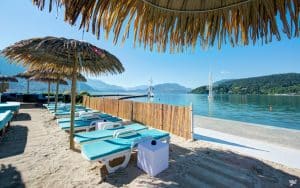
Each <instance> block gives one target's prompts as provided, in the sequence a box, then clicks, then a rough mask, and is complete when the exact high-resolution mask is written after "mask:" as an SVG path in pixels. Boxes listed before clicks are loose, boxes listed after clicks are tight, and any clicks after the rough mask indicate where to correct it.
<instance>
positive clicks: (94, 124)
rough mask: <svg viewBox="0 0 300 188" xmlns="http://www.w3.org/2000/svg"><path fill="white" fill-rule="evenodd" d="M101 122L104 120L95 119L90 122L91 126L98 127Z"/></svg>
mask: <svg viewBox="0 0 300 188" xmlns="http://www.w3.org/2000/svg"><path fill="white" fill-rule="evenodd" d="M99 122H103V121H102V120H95V121H92V122H91V123H90V127H91V128H92V127H96V126H97V124H98V123H99Z"/></svg>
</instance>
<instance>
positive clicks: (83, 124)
mask: <svg viewBox="0 0 300 188" xmlns="http://www.w3.org/2000/svg"><path fill="white" fill-rule="evenodd" d="M105 121H106V122H120V121H122V119H120V118H117V117H111V116H110V117H106V118H96V119H86V120H78V121H75V122H74V130H75V131H79V130H85V131H89V130H90V129H92V128H95V127H96V126H97V123H98V122H105ZM58 125H59V127H60V128H61V129H63V130H69V129H70V126H71V123H70V122H61V123H58Z"/></svg>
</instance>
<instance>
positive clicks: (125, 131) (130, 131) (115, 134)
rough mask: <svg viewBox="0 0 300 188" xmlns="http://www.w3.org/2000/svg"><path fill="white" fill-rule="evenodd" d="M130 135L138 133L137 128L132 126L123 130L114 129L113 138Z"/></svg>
mask: <svg viewBox="0 0 300 188" xmlns="http://www.w3.org/2000/svg"><path fill="white" fill-rule="evenodd" d="M125 134H126V135H129V134H132V135H134V134H137V132H136V130H133V129H131V128H127V129H123V130H116V131H114V134H113V138H119V137H120V136H121V135H125Z"/></svg>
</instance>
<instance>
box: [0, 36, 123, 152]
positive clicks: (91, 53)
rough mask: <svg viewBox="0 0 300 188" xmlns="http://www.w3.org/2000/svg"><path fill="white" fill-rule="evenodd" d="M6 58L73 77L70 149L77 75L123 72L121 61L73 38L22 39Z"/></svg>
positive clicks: (6, 50) (10, 48) (71, 146)
mask: <svg viewBox="0 0 300 188" xmlns="http://www.w3.org/2000/svg"><path fill="white" fill-rule="evenodd" d="M2 53H3V54H4V56H6V57H8V58H10V59H12V60H14V61H15V62H23V65H25V66H26V65H30V66H34V67H35V68H36V69H42V70H45V69H46V68H45V67H48V68H49V67H51V68H52V69H54V70H55V71H56V72H69V73H70V74H71V75H72V88H71V126H70V148H71V149H74V141H73V132H74V119H75V103H76V101H75V100H76V80H77V73H79V72H84V73H86V74H92V75H95V76H96V75H98V74H99V73H112V74H114V73H122V72H123V71H124V67H123V66H122V64H121V62H120V61H119V60H118V59H117V58H116V57H115V56H114V55H112V54H110V53H109V52H107V51H106V50H103V49H100V48H98V47H96V46H94V45H92V44H89V43H87V42H82V41H77V40H73V39H65V38H56V37H45V38H34V39H29V40H23V41H20V42H17V43H16V44H14V45H12V46H10V47H7V48H5V49H4V50H3V51H2Z"/></svg>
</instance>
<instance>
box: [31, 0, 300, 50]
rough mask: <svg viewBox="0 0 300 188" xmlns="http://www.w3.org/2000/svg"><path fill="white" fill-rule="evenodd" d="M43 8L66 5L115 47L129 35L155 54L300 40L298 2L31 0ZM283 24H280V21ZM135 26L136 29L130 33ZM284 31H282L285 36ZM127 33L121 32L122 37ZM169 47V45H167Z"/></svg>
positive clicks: (71, 18)
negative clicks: (186, 49)
mask: <svg viewBox="0 0 300 188" xmlns="http://www.w3.org/2000/svg"><path fill="white" fill-rule="evenodd" d="M33 3H34V4H35V5H36V6H38V7H39V8H40V9H44V8H45V6H46V5H47V4H49V10H50V11H51V10H52V7H53V6H55V5H56V6H64V7H65V20H66V21H67V22H69V23H70V24H72V25H74V24H75V23H76V21H77V20H78V19H81V22H80V28H85V29H86V30H87V31H88V30H89V29H90V27H91V28H92V33H93V34H95V35H96V36H97V38H99V36H100V28H101V29H102V28H103V30H104V32H105V34H106V37H108V35H109V34H110V33H113V34H114V43H117V42H118V40H119V38H120V36H121V35H122V36H123V37H122V41H124V40H126V39H127V38H128V36H129V33H131V32H132V30H133V33H132V34H131V35H133V36H134V43H135V44H136V43H139V44H140V45H141V44H142V43H143V44H144V47H147V46H149V47H150V50H153V49H154V47H155V46H156V48H157V50H158V51H165V50H166V48H167V47H170V50H171V52H173V51H174V50H176V51H182V50H183V49H184V48H185V47H188V46H192V47H195V46H196V45H197V44H200V45H201V46H202V47H209V46H213V45H218V47H219V48H221V45H222V44H224V43H227V42H229V43H231V45H232V46H235V45H238V44H242V45H248V44H249V43H250V42H251V41H252V42H253V44H255V43H256V42H257V41H258V40H261V42H262V43H268V42H271V41H272V39H273V37H275V38H276V39H277V40H280V39H281V35H282V33H284V34H285V35H286V36H287V37H288V38H291V37H299V35H300V34H299V30H300V26H299V14H300V2H299V0H222V1H220V0H198V1H195V0H94V1H86V0H49V1H47V0H33ZM279 22H280V23H279ZM131 27H133V29H131ZM281 31H283V32H281ZM122 32H123V33H122ZM168 45H169V46H168Z"/></svg>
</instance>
